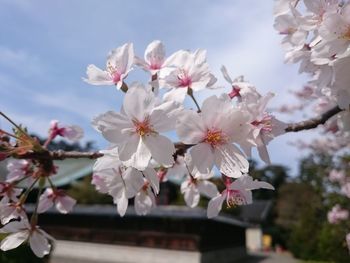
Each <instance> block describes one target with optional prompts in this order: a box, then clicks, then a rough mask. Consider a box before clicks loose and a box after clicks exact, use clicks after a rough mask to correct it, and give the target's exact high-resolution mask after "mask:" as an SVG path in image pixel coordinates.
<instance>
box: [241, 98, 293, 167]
mask: <svg viewBox="0 0 350 263" xmlns="http://www.w3.org/2000/svg"><path fill="white" fill-rule="evenodd" d="M273 96H274V94H273V93H268V94H267V95H266V96H264V97H261V98H259V99H258V100H257V101H255V102H250V103H244V102H242V103H241V104H240V105H239V106H240V107H242V108H244V109H246V110H247V111H248V112H249V113H250V114H251V125H252V131H251V138H252V140H253V141H254V142H255V143H254V144H252V143H251V142H249V141H248V140H246V141H245V142H242V143H241V147H242V148H243V149H244V151H245V152H246V154H247V155H248V156H251V148H252V147H253V146H255V145H256V146H257V149H258V153H259V156H260V158H261V159H262V160H263V161H264V162H265V163H267V164H270V163H271V162H270V157H269V154H268V151H267V144H268V143H269V142H270V141H271V140H273V139H274V138H275V137H277V136H279V135H281V134H284V133H285V128H286V127H287V125H286V124H285V123H283V122H281V121H279V120H277V119H276V118H275V117H274V116H273V115H271V114H270V113H268V112H267V110H266V106H267V103H268V102H269V100H270V99H271V98H272V97H273Z"/></svg>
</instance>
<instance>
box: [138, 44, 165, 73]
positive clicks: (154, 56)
mask: <svg viewBox="0 0 350 263" xmlns="http://www.w3.org/2000/svg"><path fill="white" fill-rule="evenodd" d="M135 64H136V65H138V66H140V67H141V68H142V69H144V70H145V71H149V72H150V73H151V75H152V76H153V75H155V74H157V73H158V72H159V71H160V70H161V69H162V68H163V67H164V66H165V65H166V63H165V48H164V45H163V43H162V42H161V41H159V40H154V41H152V42H151V43H150V44H149V45H148V46H147V48H146V50H145V55H144V59H141V58H139V57H137V56H135Z"/></svg>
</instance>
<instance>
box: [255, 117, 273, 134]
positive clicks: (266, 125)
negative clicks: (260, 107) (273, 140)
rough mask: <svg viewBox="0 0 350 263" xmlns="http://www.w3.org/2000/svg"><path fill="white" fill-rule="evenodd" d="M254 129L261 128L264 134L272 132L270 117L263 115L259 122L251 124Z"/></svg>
mask: <svg viewBox="0 0 350 263" xmlns="http://www.w3.org/2000/svg"><path fill="white" fill-rule="evenodd" d="M251 124H252V125H254V126H255V127H259V126H262V128H261V130H263V131H265V132H271V131H272V116H271V115H269V114H265V115H264V117H263V118H262V119H261V120H260V121H259V120H255V121H253V122H252V123H251Z"/></svg>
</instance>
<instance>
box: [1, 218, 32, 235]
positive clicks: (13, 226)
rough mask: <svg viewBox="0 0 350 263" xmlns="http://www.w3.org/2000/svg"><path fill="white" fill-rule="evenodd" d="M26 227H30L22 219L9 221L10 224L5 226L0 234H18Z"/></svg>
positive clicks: (25, 220) (26, 220)
mask: <svg viewBox="0 0 350 263" xmlns="http://www.w3.org/2000/svg"><path fill="white" fill-rule="evenodd" d="M28 227H30V226H29V223H28V219H22V220H21V221H11V222H10V223H8V224H6V225H5V226H4V227H2V228H1V229H0V233H2V234H7V233H13V232H19V231H20V230H23V229H25V228H28Z"/></svg>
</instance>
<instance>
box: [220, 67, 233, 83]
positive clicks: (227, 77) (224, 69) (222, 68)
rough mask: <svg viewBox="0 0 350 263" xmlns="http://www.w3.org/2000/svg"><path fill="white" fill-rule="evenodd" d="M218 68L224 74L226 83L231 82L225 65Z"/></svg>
mask: <svg viewBox="0 0 350 263" xmlns="http://www.w3.org/2000/svg"><path fill="white" fill-rule="evenodd" d="M220 70H221V72H222V75H223V76H224V79H225V80H226V81H227V82H228V83H230V84H232V82H233V80H232V79H231V77H230V75H229V74H228V72H227V69H226V67H225V66H221V68H220Z"/></svg>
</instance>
